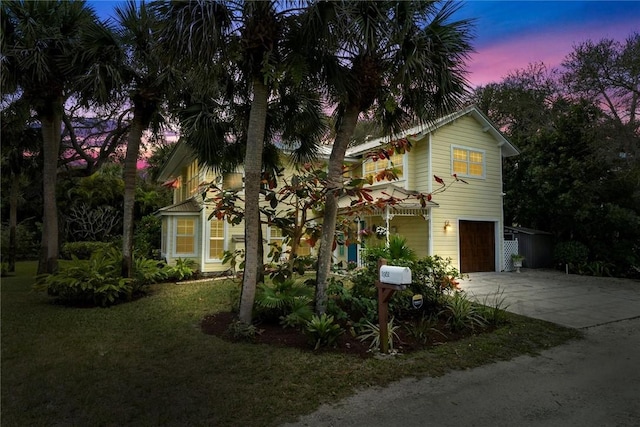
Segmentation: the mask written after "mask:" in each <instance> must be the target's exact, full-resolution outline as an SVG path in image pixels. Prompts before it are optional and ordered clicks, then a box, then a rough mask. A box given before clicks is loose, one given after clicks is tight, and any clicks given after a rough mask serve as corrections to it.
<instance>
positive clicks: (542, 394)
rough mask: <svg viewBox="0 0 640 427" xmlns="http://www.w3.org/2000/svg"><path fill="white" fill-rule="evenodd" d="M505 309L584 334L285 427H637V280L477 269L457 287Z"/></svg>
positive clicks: (403, 385) (374, 391)
mask: <svg viewBox="0 0 640 427" xmlns="http://www.w3.org/2000/svg"><path fill="white" fill-rule="evenodd" d="M462 288H463V289H464V290H466V291H467V292H468V293H469V294H471V295H472V296H474V297H475V298H477V299H479V300H480V301H483V300H484V299H485V298H487V301H488V302H490V301H491V300H492V299H493V298H494V297H495V295H496V291H497V290H498V288H499V289H500V291H501V292H503V293H502V296H503V297H504V298H505V301H506V303H508V304H509V310H510V311H513V312H516V313H520V314H524V315H527V316H531V317H536V318H540V319H544V320H548V321H551V322H556V323H560V324H562V325H566V326H571V327H576V328H581V329H582V330H583V331H584V334H585V338H584V339H583V340H579V341H573V342H570V343H568V344H565V345H561V346H558V347H555V348H552V349H550V350H547V351H544V352H543V353H542V354H541V355H539V356H537V357H530V356H521V357H518V358H516V359H513V360H510V361H506V362H498V363H494V364H490V365H485V366H481V367H479V368H475V369H471V370H468V371H457V372H451V373H449V374H447V375H444V376H442V377H439V378H424V379H420V380H416V379H411V378H409V379H405V380H402V381H398V382H396V383H394V384H391V385H390V386H389V387H385V388H383V389H378V388H371V389H366V390H363V391H361V392H359V393H357V394H355V395H354V396H352V397H350V398H348V399H344V400H343V401H341V402H339V403H337V404H335V405H325V406H322V407H321V408H320V409H319V410H318V411H316V412H314V413H312V414H309V415H307V416H304V417H302V418H300V420H299V421H298V422H297V423H295V424H290V425H292V426H363V427H364V426H366V427H370V426H390V427H392V426H456V427H458V426H519V427H520V426H527V427H528V426H545V427H546V426H563V427H564V426H580V427H584V426H634V427H637V426H639V425H640V282H638V281H630V280H622V279H610V278H591V277H582V276H573V275H569V276H567V275H564V274H562V273H558V272H555V271H540V270H530V271H527V270H523V272H522V273H520V274H518V273H475V274H471V275H470V277H469V279H467V280H465V281H464V282H463V283H462Z"/></svg>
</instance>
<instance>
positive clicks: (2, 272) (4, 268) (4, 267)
mask: <svg viewBox="0 0 640 427" xmlns="http://www.w3.org/2000/svg"><path fill="white" fill-rule="evenodd" d="M8 275H9V263H8V262H3V263H2V264H1V267H0V276H2V277H5V276H8Z"/></svg>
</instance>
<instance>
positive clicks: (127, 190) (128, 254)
mask: <svg viewBox="0 0 640 427" xmlns="http://www.w3.org/2000/svg"><path fill="white" fill-rule="evenodd" d="M143 122H144V120H143V117H142V111H141V109H140V108H134V111H133V122H132V123H131V129H130V130H129V137H128V140H127V154H126V156H125V159H124V172H123V175H124V208H123V217H122V277H132V276H133V208H134V206H135V202H136V179H137V177H138V154H139V153H140V141H141V139H142V132H143V131H144V128H145V125H144V123H143Z"/></svg>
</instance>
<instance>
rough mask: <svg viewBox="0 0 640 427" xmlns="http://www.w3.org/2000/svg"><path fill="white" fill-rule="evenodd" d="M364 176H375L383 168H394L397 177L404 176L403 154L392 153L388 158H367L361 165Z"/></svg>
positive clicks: (401, 177)
mask: <svg viewBox="0 0 640 427" xmlns="http://www.w3.org/2000/svg"><path fill="white" fill-rule="evenodd" d="M362 168H363V173H362V175H363V176H364V177H368V176H376V175H377V174H378V173H379V172H382V171H383V170H385V169H391V168H393V169H396V172H397V175H398V179H403V177H404V154H398V153H394V154H392V155H391V158H389V159H378V161H372V160H368V161H366V162H364V164H363V165H362Z"/></svg>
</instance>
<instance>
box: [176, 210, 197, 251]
mask: <svg viewBox="0 0 640 427" xmlns="http://www.w3.org/2000/svg"><path fill="white" fill-rule="evenodd" d="M178 219H191V220H193V252H191V253H187V252H178ZM172 222H173V230H172V233H173V242H172V247H171V251H172V252H173V255H174V258H193V257H195V256H196V255H197V254H198V251H197V248H198V240H197V239H198V222H199V221H198V217H195V216H192V215H176V216H174V217H173V221H172Z"/></svg>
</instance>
